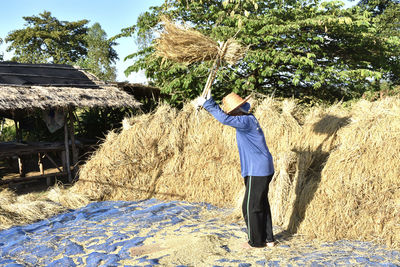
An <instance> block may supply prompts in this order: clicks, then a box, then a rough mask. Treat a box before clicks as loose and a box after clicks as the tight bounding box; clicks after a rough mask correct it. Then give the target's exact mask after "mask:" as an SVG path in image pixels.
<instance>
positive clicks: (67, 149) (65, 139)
mask: <svg viewBox="0 0 400 267" xmlns="http://www.w3.org/2000/svg"><path fill="white" fill-rule="evenodd" d="M64 118H65V119H64V145H65V159H66V165H67V174H68V182H72V176H71V167H70V166H71V164H70V161H69V143H68V126H67V116H66V115H65V117H64Z"/></svg>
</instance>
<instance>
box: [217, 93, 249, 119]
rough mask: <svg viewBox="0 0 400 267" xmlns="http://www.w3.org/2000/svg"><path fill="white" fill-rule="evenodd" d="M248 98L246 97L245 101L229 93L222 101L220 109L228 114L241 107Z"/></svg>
mask: <svg viewBox="0 0 400 267" xmlns="http://www.w3.org/2000/svg"><path fill="white" fill-rule="evenodd" d="M249 98H250V96H247V97H246V98H245V99H243V98H241V97H240V96H238V95H237V94H235V93H233V92H232V93H230V94H229V95H227V96H225V97H224V98H223V99H222V109H223V110H224V112H225V113H227V114H229V113H231V112H232V111H234V110H235V109H237V108H239V107H241V106H242V105H243V104H244V103H246V102H247V100H249Z"/></svg>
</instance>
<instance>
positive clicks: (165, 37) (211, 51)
mask: <svg viewBox="0 0 400 267" xmlns="http://www.w3.org/2000/svg"><path fill="white" fill-rule="evenodd" d="M162 22H163V24H164V32H163V33H161V35H160V37H159V38H158V39H157V40H156V54H157V55H158V56H160V57H162V58H163V59H168V60H172V61H175V62H180V63H185V64H191V63H194V62H202V61H213V60H216V59H217V58H219V59H220V60H222V61H226V62H227V63H228V64H235V63H236V62H237V61H238V60H240V59H241V58H242V57H243V56H244V54H245V53H246V51H247V48H245V47H242V46H241V45H240V44H239V43H238V42H236V41H235V40H234V39H229V40H228V41H226V42H225V44H224V45H219V44H218V42H216V41H214V40H213V39H211V38H209V37H207V36H205V35H203V34H201V33H200V32H198V31H196V30H193V29H191V28H189V27H187V26H178V25H176V24H175V23H173V22H171V21H170V20H169V19H167V18H166V17H163V18H162Z"/></svg>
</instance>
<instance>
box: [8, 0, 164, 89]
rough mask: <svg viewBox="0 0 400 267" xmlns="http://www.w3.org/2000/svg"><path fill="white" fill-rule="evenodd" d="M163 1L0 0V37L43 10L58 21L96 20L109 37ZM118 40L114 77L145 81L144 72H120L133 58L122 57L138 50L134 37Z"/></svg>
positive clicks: (130, 24) (20, 26) (9, 55)
mask: <svg viewBox="0 0 400 267" xmlns="http://www.w3.org/2000/svg"><path fill="white" fill-rule="evenodd" d="M162 3H164V0H0V4H1V8H0V9H1V15H0V38H2V39H3V40H4V39H5V37H6V36H7V34H8V33H9V32H11V31H13V30H17V29H22V28H24V23H25V20H24V19H23V18H22V17H24V16H32V15H35V16H37V15H39V13H42V12H43V11H44V10H46V11H50V12H51V14H52V16H54V17H56V18H57V19H58V20H66V21H77V20H81V19H87V20H89V23H88V26H89V27H90V26H92V25H93V24H94V23H96V22H98V23H100V25H101V27H102V28H103V30H104V31H105V32H106V33H107V35H108V37H112V36H114V35H116V34H118V33H120V31H121V29H123V28H126V27H129V26H132V25H134V24H135V23H136V19H137V17H138V16H139V15H140V14H141V13H143V12H145V11H148V10H149V8H150V7H151V6H159V5H161V4H162ZM117 42H118V43H119V45H118V46H115V47H114V48H115V50H116V51H117V53H118V56H119V58H120V59H119V61H118V62H117V64H116V67H117V70H118V74H117V80H118V81H125V80H129V81H130V82H134V83H144V82H145V78H144V75H143V73H137V74H131V75H129V77H126V76H125V74H124V73H123V72H124V70H125V69H126V68H127V67H128V66H129V65H131V64H132V61H126V62H124V58H125V57H126V56H127V55H129V54H131V53H133V52H135V51H136V50H137V47H136V44H135V40H134V38H132V37H131V38H121V39H118V40H117ZM7 46H8V45H7V44H4V43H3V44H2V45H0V53H1V52H3V53H4V59H5V60H7V59H10V58H11V56H12V55H11V54H10V53H8V52H5V50H6V47H7Z"/></svg>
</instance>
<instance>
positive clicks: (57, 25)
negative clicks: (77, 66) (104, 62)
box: [5, 11, 88, 64]
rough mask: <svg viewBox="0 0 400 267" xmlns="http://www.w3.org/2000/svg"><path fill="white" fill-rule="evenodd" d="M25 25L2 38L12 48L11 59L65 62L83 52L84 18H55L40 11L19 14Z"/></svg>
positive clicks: (72, 59)
mask: <svg viewBox="0 0 400 267" xmlns="http://www.w3.org/2000/svg"><path fill="white" fill-rule="evenodd" d="M23 18H24V20H25V21H26V23H25V28H23V29H20V30H14V31H12V32H11V33H9V34H8V35H7V37H6V39H5V41H6V42H7V43H11V44H10V45H9V46H8V47H7V51H14V57H13V58H12V60H13V61H18V62H24V63H58V64H66V63H73V62H76V61H78V59H79V58H81V57H84V56H86V54H87V48H86V40H85V36H86V33H87V27H86V24H87V23H88V21H87V20H79V21H75V22H69V21H59V20H58V19H57V18H55V17H53V16H51V13H50V12H48V11H44V12H43V13H41V14H39V16H31V17H23Z"/></svg>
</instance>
